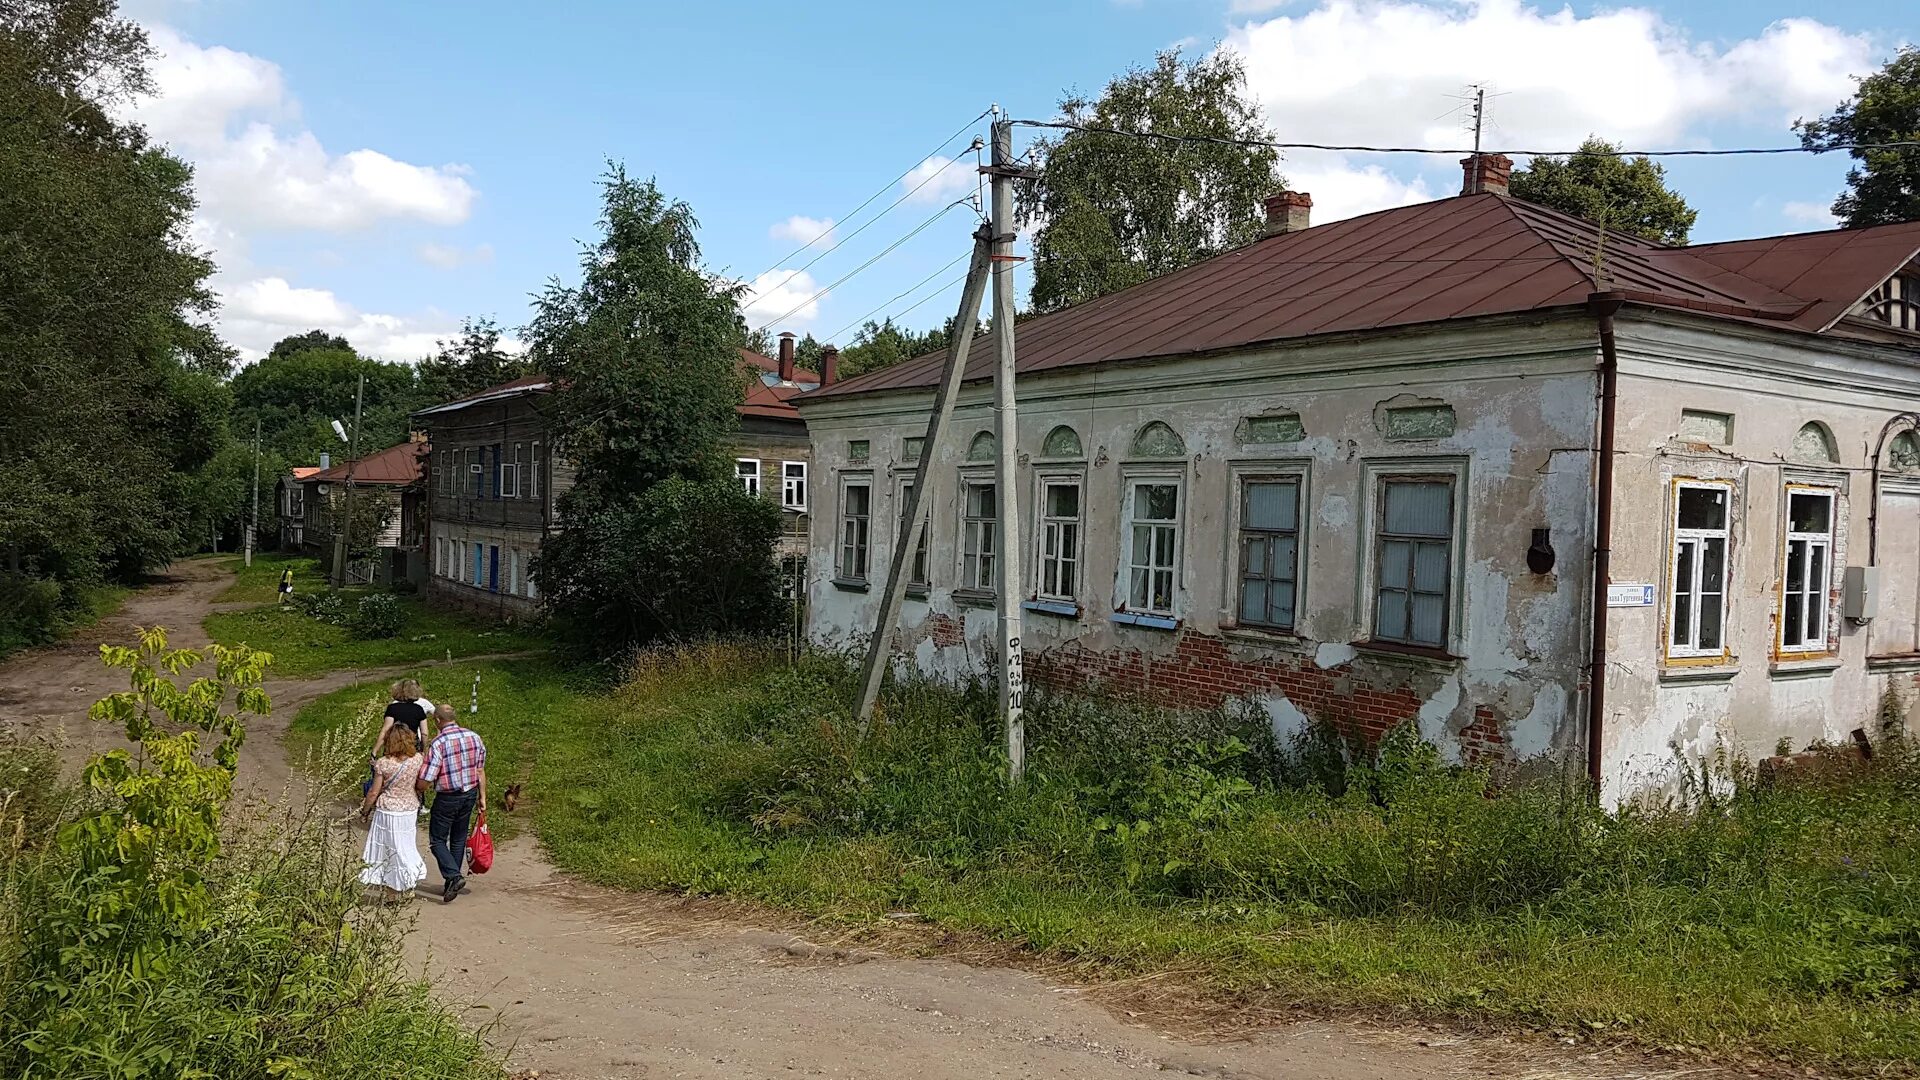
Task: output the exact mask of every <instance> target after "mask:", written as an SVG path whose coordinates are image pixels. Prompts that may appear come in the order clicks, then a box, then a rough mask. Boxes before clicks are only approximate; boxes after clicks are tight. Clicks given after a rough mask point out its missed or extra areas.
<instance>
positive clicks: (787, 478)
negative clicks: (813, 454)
mask: <svg viewBox="0 0 1920 1080" xmlns="http://www.w3.org/2000/svg"><path fill="white" fill-rule="evenodd" d="M796 470H797V471H796ZM780 505H781V507H782V508H783V509H787V510H799V511H801V512H803V513H804V512H805V511H806V509H807V463H806V462H804V461H783V462H781V463H780Z"/></svg>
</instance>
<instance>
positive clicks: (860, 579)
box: [833, 473, 873, 584]
mask: <svg viewBox="0 0 1920 1080" xmlns="http://www.w3.org/2000/svg"><path fill="white" fill-rule="evenodd" d="M854 488H864V489H865V490H866V493H867V512H866V513H865V514H861V515H853V514H849V513H848V512H847V495H848V493H849V492H850V491H852V490H853V489H854ZM856 518H857V520H856ZM850 527H851V528H853V529H854V530H855V535H849V528H850ZM850 548H852V549H853V550H852V551H850V550H849V549H850ZM854 553H857V554H860V555H861V556H862V565H860V566H859V567H858V570H859V573H858V574H854V573H851V572H849V571H850V570H852V569H854V568H851V567H849V566H848V565H847V556H848V555H849V554H854ZM833 576H834V579H835V580H837V581H845V582H849V583H858V584H865V583H866V582H867V581H868V580H869V579H870V578H871V577H872V576H873V474H872V473H854V474H848V475H844V476H842V477H841V478H840V505H839V507H838V512H837V513H835V514H834V518H833Z"/></svg>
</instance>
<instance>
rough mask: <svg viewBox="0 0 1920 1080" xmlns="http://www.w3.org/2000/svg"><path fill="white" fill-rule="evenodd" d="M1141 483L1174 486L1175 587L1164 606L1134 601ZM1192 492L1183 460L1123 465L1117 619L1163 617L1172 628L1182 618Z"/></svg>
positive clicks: (1136, 620)
mask: <svg viewBox="0 0 1920 1080" xmlns="http://www.w3.org/2000/svg"><path fill="white" fill-rule="evenodd" d="M1142 484H1172V485H1173V486H1174V516H1173V521H1172V522H1171V524H1172V526H1173V552H1172V559H1173V565H1172V567H1171V569H1172V571H1173V579H1172V587H1171V589H1170V590H1169V595H1168V607H1167V608H1166V609H1164V610H1163V609H1159V608H1154V607H1150V606H1149V607H1141V608H1136V607H1134V606H1133V605H1132V603H1131V600H1132V596H1133V588H1132V585H1133V562H1134V549H1133V543H1134V535H1133V530H1134V525H1135V524H1136V522H1135V521H1134V516H1133V515H1134V494H1135V489H1136V488H1138V487H1139V486H1140V485H1142ZM1189 494H1190V488H1189V485H1188V483H1187V470H1186V468H1185V467H1184V465H1183V464H1176V465H1174V466H1172V467H1159V468H1156V467H1153V466H1151V465H1145V464H1141V465H1131V466H1125V467H1122V469H1121V471H1120V500H1121V503H1120V559H1119V565H1118V567H1117V568H1116V570H1115V574H1114V586H1113V601H1114V602H1113V611H1114V619H1115V621H1116V622H1123V623H1133V624H1136V625H1143V626H1147V625H1157V623H1155V622H1152V621H1142V620H1164V621H1166V622H1168V624H1169V625H1168V626H1165V627H1161V629H1171V628H1172V625H1173V624H1176V623H1177V622H1178V621H1179V619H1180V616H1181V612H1182V611H1183V610H1184V609H1185V607H1186V602H1185V601H1186V586H1187V581H1186V554H1187V536H1186V531H1187V530H1186V519H1187V498H1188V495H1189ZM1147 591H1148V593H1149V596H1151V593H1152V591H1153V590H1152V586H1151V584H1149V586H1148V590H1147ZM1123 615H1124V616H1128V618H1121V616H1123Z"/></svg>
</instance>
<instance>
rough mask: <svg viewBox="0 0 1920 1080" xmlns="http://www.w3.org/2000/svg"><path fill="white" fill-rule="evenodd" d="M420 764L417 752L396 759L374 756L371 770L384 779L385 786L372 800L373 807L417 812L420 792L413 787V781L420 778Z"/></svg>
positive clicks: (420, 760)
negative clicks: (408, 756)
mask: <svg viewBox="0 0 1920 1080" xmlns="http://www.w3.org/2000/svg"><path fill="white" fill-rule="evenodd" d="M421 764H422V759H421V757H420V755H419V754H415V755H413V756H412V757H410V758H403V759H400V760H398V761H396V760H394V759H393V758H390V757H381V758H375V759H374V762H373V771H374V772H375V773H377V774H379V775H380V776H382V777H384V778H385V779H386V786H385V787H383V788H381V789H380V797H379V798H377V799H375V800H374V801H373V805H374V808H375V809H379V810H407V811H413V812H418V811H419V809H420V793H419V792H417V791H415V790H414V789H413V782H414V781H415V780H417V779H419V778H420V766H421Z"/></svg>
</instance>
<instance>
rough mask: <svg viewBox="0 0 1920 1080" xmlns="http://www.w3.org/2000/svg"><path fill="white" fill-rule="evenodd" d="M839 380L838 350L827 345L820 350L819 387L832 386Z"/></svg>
mask: <svg viewBox="0 0 1920 1080" xmlns="http://www.w3.org/2000/svg"><path fill="white" fill-rule="evenodd" d="M839 379H840V350H839V349H836V348H834V347H833V346H831V345H829V346H827V347H826V348H824V349H821V350H820V385H821V386H832V385H833V384H834V383H835V382H837V381H839Z"/></svg>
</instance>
